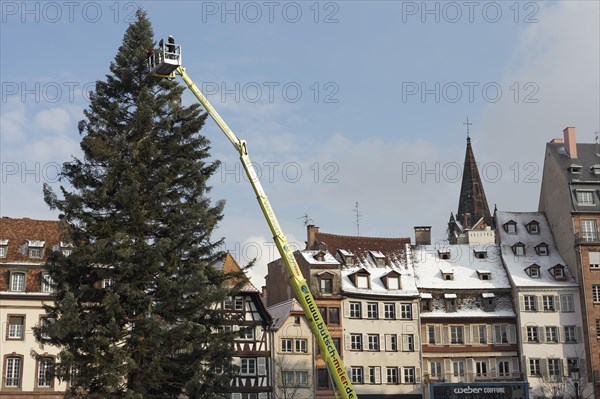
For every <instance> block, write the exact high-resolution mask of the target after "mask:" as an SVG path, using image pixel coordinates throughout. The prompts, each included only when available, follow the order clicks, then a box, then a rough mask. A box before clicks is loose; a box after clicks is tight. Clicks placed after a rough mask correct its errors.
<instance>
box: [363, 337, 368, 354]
mask: <svg viewBox="0 0 600 399" xmlns="http://www.w3.org/2000/svg"><path fill="white" fill-rule="evenodd" d="M362 350H364V351H366V350H369V335H368V334H363V335H362Z"/></svg>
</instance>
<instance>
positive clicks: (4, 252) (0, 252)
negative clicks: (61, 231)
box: [0, 239, 73, 259]
mask: <svg viewBox="0 0 600 399" xmlns="http://www.w3.org/2000/svg"><path fill="white" fill-rule="evenodd" d="M8 244H9V240H6V239H3V240H0V259H4V258H7V257H8ZM45 245H46V241H39V240H26V243H25V244H23V245H22V246H21V247H20V248H19V252H20V253H21V254H23V255H27V257H29V258H31V259H41V258H42V257H43V256H44V246H45ZM72 247H73V246H72V245H71V244H68V243H64V242H61V243H59V244H57V245H56V246H55V247H54V248H53V249H54V250H55V251H58V250H60V251H61V252H62V253H63V255H65V256H69V255H70V254H71V252H72Z"/></svg>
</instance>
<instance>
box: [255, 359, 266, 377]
mask: <svg viewBox="0 0 600 399" xmlns="http://www.w3.org/2000/svg"><path fill="white" fill-rule="evenodd" d="M256 364H257V367H256V368H257V370H258V375H266V374H267V359H266V358H264V357H259V358H257V359H256Z"/></svg>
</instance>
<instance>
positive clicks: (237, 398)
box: [231, 392, 242, 399]
mask: <svg viewBox="0 0 600 399" xmlns="http://www.w3.org/2000/svg"><path fill="white" fill-rule="evenodd" d="M231 399H242V394H241V393H238V392H234V393H232V394H231Z"/></svg>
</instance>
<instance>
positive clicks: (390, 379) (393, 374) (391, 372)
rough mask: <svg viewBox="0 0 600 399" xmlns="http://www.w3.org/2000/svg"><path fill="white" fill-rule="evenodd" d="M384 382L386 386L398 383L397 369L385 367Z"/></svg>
mask: <svg viewBox="0 0 600 399" xmlns="http://www.w3.org/2000/svg"><path fill="white" fill-rule="evenodd" d="M385 373H386V382H387V383H388V384H397V383H398V368H397V367H386V372H385Z"/></svg>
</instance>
